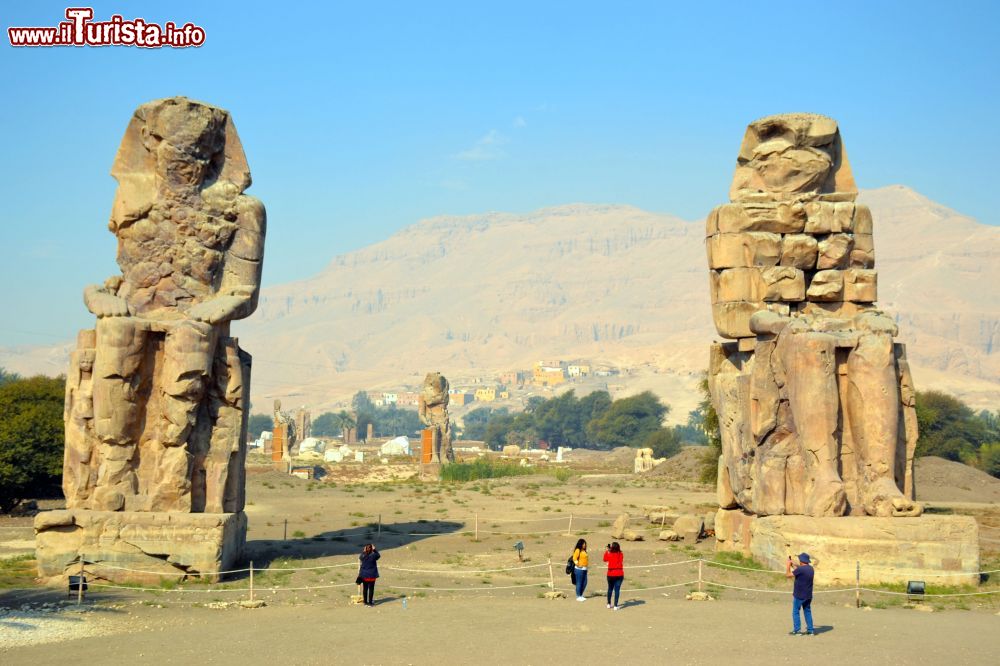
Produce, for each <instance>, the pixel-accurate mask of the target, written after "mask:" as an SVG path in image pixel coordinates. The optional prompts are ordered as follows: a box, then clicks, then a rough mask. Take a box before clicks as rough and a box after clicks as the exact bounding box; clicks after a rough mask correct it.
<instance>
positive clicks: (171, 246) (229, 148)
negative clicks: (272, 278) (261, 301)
mask: <svg viewBox="0 0 1000 666" xmlns="http://www.w3.org/2000/svg"><path fill="white" fill-rule="evenodd" d="M112 175H113V176H114V177H115V178H116V179H117V181H118V190H117V194H116V197H115V201H114V206H113V210H112V213H111V221H110V224H109V228H110V230H111V231H112V232H113V233H114V234H115V236H116V237H117V239H118V265H119V266H120V267H121V275H116V276H114V277H111V278H109V279H108V280H106V281H105V282H104V284H103V285H99V286H91V287H88V288H87V289H86V290H85V291H84V302H85V303H86V306H87V308H88V309H89V310H90V311H91V312H92V313H93V314H94V315H95V316H96V317H97V325H96V330H90V331H83V332H81V334H80V336H79V343H78V348H77V350H76V351H75V352H74V354H73V357H72V361H71V366H70V373H69V377H68V379H67V400H66V457H65V469H64V481H63V485H64V491H65V495H66V500H67V507H68V508H70V509H73V508H80V509H93V510H101V511H161V512H208V513H223V512H236V511H241V510H242V509H243V504H244V478H243V474H244V471H243V466H244V456H245V443H244V440H245V434H246V427H247V424H246V417H247V414H246V409H247V406H248V397H249V384H250V357H249V355H247V354H246V353H245V352H243V351H242V350H240V349H239V346H238V345H237V341H236V340H235V339H234V338H231V337H229V322H230V321H232V320H234V319H242V318H244V317H247V316H249V315H250V314H251V313H252V312H253V311H254V309H255V308H256V306H257V295H258V290H259V287H260V275H261V262H262V257H263V249H264V232H265V213H264V207H263V205H262V204H261V203H260V202H259V201H258V200H257V199H255V198H253V197H250V196H246V195H244V194H243V191H244V190H245V189H246V188H247V187H249V185H250V172H249V168H248V167H247V162H246V158H245V156H244V154H243V148H242V146H241V144H240V140H239V138H238V137H237V135H236V130H235V127H234V126H233V122H232V119H231V118H230V116H229V114H228V113H227V112H226V111H224V110H222V109H219V108H216V107H213V106H209V105H207V104H202V103H199V102H195V101H192V100H189V99H186V98H182V97H178V98H171V99H163V100H157V101H155V102H150V103H149V104H145V105H143V106H141V107H139V108H138V109H137V110H136V112H135V113H134V115H133V117H132V119H131V122H130V123H129V125H128V128H127V129H126V132H125V137H124V139H123V140H122V143H121V146H120V148H119V150H118V154H117V156H116V158H115V162H114V166H113V168H112Z"/></svg>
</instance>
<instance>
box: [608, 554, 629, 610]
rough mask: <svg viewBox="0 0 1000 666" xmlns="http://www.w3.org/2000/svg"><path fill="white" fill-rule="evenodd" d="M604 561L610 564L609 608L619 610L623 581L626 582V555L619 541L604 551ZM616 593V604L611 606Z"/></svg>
mask: <svg viewBox="0 0 1000 666" xmlns="http://www.w3.org/2000/svg"><path fill="white" fill-rule="evenodd" d="M604 561H605V562H607V564H608V608H612V609H614V610H618V597H619V595H620V594H621V591H622V581H623V580H625V568H624V565H623V563H624V561H625V555H624V554H623V553H622V547H621V546H620V545H619V544H618V542H617V541H614V542H612V543H610V544H608V546H607V548H605V550H604ZM612 592H614V595H615V603H614V605H612V604H611V593H612Z"/></svg>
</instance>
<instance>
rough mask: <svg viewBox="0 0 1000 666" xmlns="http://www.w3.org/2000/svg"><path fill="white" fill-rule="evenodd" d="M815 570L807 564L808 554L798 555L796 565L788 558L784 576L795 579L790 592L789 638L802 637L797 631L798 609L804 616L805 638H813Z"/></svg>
mask: <svg viewBox="0 0 1000 666" xmlns="http://www.w3.org/2000/svg"><path fill="white" fill-rule="evenodd" d="M814 573H815V570H814V569H813V568H812V565H811V564H810V563H809V553H801V554H800V555H799V561H798V564H795V563H793V562H792V556H791V555H789V556H788V563H787V564H786V565H785V576H787V577H788V578H795V587H794V589H793V590H792V631H791V633H790V634H789V635H791V636H802V635H803V634H801V633H799V629H801V628H802V625H801V624H800V620H799V609H800V608H801V609H802V614H803V615H805V616H806V633H805V634H804V635H806V636H814V635H815V633H814V632H813V615H812V600H813V574H814Z"/></svg>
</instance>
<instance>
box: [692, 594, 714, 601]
mask: <svg viewBox="0 0 1000 666" xmlns="http://www.w3.org/2000/svg"><path fill="white" fill-rule="evenodd" d="M684 598H685V599H687V600H688V601H715V597H713V596H712V595H710V594H709V593H708V592H690V593H688V594H685V595H684Z"/></svg>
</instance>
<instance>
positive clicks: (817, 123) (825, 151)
mask: <svg viewBox="0 0 1000 666" xmlns="http://www.w3.org/2000/svg"><path fill="white" fill-rule="evenodd" d="M832 192H845V193H853V194H855V195H856V194H857V187H856V186H855V184H854V178H853V176H852V175H851V169H850V165H849V164H848V162H847V154H846V153H845V152H844V149H843V145H842V144H841V141H840V130H839V129H838V127H837V121H835V120H833V119H832V118H827V117H826V116H821V115H818V114H814V113H787V114H781V115H776V116H768V117H766V118H761V119H760V120H755V121H754V122H752V123H750V125H749V126H748V127H747V131H746V134H745V135H744V137H743V145H742V146H741V147H740V153H739V157H738V158H737V166H736V173H735V174H734V176H733V184H732V187H731V189H730V198H731V199H732V200H733V201H743V200H747V199H754V198H762V197H763V198H767V199H772V200H782V199H793V198H796V197H797V196H801V195H809V194H829V193H832Z"/></svg>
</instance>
